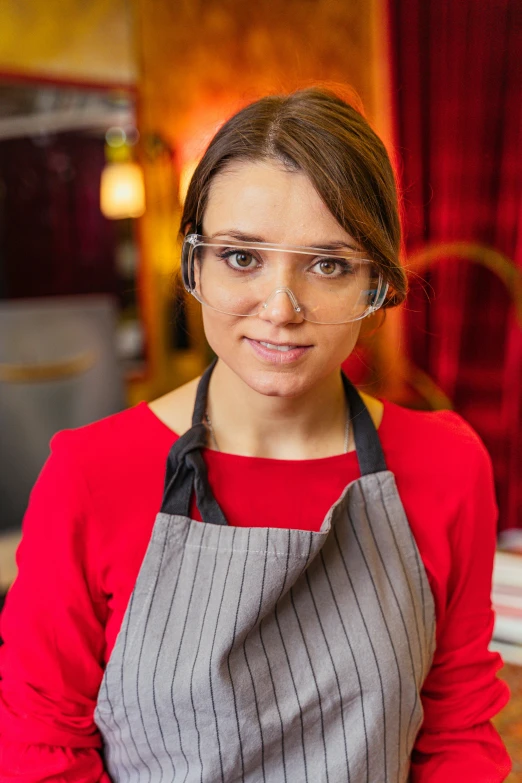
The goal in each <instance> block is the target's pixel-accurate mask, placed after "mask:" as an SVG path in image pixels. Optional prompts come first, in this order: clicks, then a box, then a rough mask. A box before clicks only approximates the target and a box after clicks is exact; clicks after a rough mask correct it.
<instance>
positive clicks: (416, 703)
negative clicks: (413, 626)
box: [360, 487, 419, 757]
mask: <svg viewBox="0 0 522 783" xmlns="http://www.w3.org/2000/svg"><path fill="white" fill-rule="evenodd" d="M360 490H361V495H362V498H363V504H364V512H365V515H366V520H367V522H368V528H369V530H370V533H371V536H372V539H373V543H374V546H375V549H376V550H377V554H378V555H379V560H380V561H381V565H382V567H383V570H384V574H385V576H386V579H387V581H388V584H389V585H390V589H391V591H392V595H393V598H394V599H395V603H396V605H397V609H398V610H399V615H400V618H401V622H402V627H403V629H404V635H405V636H406V643H407V645H408V654H409V658H410V665H411V671H412V674H413V680H414V682H415V698H414V700H413V707H412V708H411V712H410V717H409V719H408V728H407V729H406V749H407V748H408V746H409V744H410V733H411V724H412V720H413V716H414V714H415V710H416V708H417V705H418V703H419V692H418V689H417V675H416V673H415V664H414V662H413V653H412V650H411V640H410V635H409V633H408V629H407V627H406V621H405V620H404V614H403V612H402V607H401V604H400V601H399V599H398V598H397V593H396V592H395V588H394V586H393V583H392V581H391V579H390V576H389V574H388V569H387V567H386V563H385V562H384V558H383V556H382V554H381V550H380V547H379V544H378V543H377V539H376V537H375V533H374V530H373V525H372V522H371V519H370V516H369V514H368V507H367V500H366V496H365V494H364V492H363V489H362V487H361V488H360ZM384 511H385V514H386V519H387V521H388V524H389V518H388V513H387V511H386V507H384ZM399 750H400V749H399ZM399 757H400V752H399Z"/></svg>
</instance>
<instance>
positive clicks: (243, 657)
mask: <svg viewBox="0 0 522 783" xmlns="http://www.w3.org/2000/svg"><path fill="white" fill-rule="evenodd" d="M212 369H213V365H212V366H210V367H209V368H208V370H207V371H206V372H205V374H204V375H203V377H202V379H201V382H200V385H199V388H198V393H197V398H196V405H195V409H194V417H193V426H192V429H190V430H189V431H188V432H187V433H185V435H183V436H182V437H181V438H179V440H177V441H176V443H175V444H174V446H173V447H172V449H171V452H170V454H169V457H168V462H167V472H166V481H165V494H164V498H163V504H162V508H161V511H160V513H159V514H158V515H157V518H156V521H155V524H154V529H153V532H152V537H151V540H150V543H149V546H148V549H147V553H146V555H145V558H144V560H143V563H142V566H141V570H140V572H139V576H138V579H137V582H136V586H135V588H134V591H133V593H132V596H131V598H130V601H129V605H128V607H127V610H126V613H125V617H124V620H123V624H122V627H121V630H120V633H119V635H118V638H117V640H116V644H115V647H114V650H113V652H112V655H111V657H110V660H109V662H108V664H107V667H106V670H105V675H104V677H103V681H102V684H101V687H100V692H99V696H98V703H97V707H96V711H95V721H96V724H97V726H98V727H99V729H100V732H101V734H102V737H103V741H104V751H103V752H104V759H105V764H106V768H107V770H108V772H109V774H110V776H111V778H112V780H113V781H115V782H117V783H120V781H121V783H136V782H137V781H139V783H160V781H161V782H162V783H196V781H197V783H218V781H219V782H220V783H224V782H226V783H234V782H235V781H248V783H258V781H267V783H283V782H284V781H288V783H319V782H320V781H328V782H329V783H341V781H342V782H343V783H344V782H345V781H346V782H347V783H385V782H386V783H387V782H388V781H393V783H395V781H398V782H399V783H400V782H402V781H407V780H408V777H409V767H410V754H411V751H412V748H413V744H414V742H415V737H416V734H417V732H418V730H419V727H420V725H421V722H422V715H423V713H422V706H421V702H420V690H421V687H422V684H423V682H424V679H425V677H426V675H427V673H428V671H429V668H430V665H431V661H432V656H433V652H434V646H435V641H434V639H435V613H434V604H433V598H432V595H431V592H430V587H429V584H428V581H427V578H426V573H425V571H424V567H423V564H422V562H421V560H420V557H419V552H418V550H417V546H416V544H415V541H414V538H413V536H412V533H411V530H410V527H409V524H408V521H407V519H406V516H405V513H404V509H403V506H402V503H401V500H400V498H399V495H398V492H397V488H396V485H395V479H394V476H393V474H392V473H390V472H389V471H388V470H387V469H386V464H385V462H384V456H383V453H382V449H381V445H380V441H379V437H378V435H377V432H376V430H375V427H374V425H373V422H372V420H371V418H370V415H369V413H368V411H367V409H366V407H365V405H364V403H363V401H362V399H361V397H360V396H359V394H358V392H357V391H356V389H355V388H354V387H353V386H352V385H351V384H350V382H349V381H348V380H347V379H346V378H345V377H344V376H343V381H344V385H345V390H346V394H347V398H348V403H349V405H350V412H351V416H352V419H353V426H354V437H355V444H356V449H357V457H358V460H359V465H360V469H361V478H360V479H358V480H357V481H353V482H352V483H350V484H349V485H348V486H347V487H346V489H345V490H344V492H343V494H342V495H341V497H340V498H339V500H338V501H337V502H336V503H335V504H334V505H333V506H332V507H331V509H330V510H329V511H328V513H327V515H326V517H325V519H324V521H323V524H322V527H321V529H320V531H319V532H309V531H304V530H286V529H280V528H271V527H266V528H248V527H241V528H238V527H230V526H228V525H227V522H226V519H225V518H224V516H223V513H222V511H221V509H220V508H219V506H218V504H217V502H216V500H215V498H214V496H213V494H212V492H211V489H210V487H209V484H208V480H207V472H206V467H205V463H204V461H203V457H202V453H201V451H202V448H203V447H204V446H205V444H206V437H207V432H206V428H205V426H204V425H203V424H202V420H203V415H204V412H205V409H206V397H207V390H208V383H209V379H210V374H211V372H212ZM230 480H231V481H234V476H230ZM193 491H195V493H196V500H197V504H198V508H199V510H200V512H201V516H202V519H203V522H198V521H195V520H192V519H190V516H189V513H190V512H189V509H190V503H191V498H192V493H193ZM266 491H267V492H269V491H270V488H269V487H266ZM303 491H310V490H309V489H308V488H307V487H304V488H303ZM252 502H253V503H255V498H252Z"/></svg>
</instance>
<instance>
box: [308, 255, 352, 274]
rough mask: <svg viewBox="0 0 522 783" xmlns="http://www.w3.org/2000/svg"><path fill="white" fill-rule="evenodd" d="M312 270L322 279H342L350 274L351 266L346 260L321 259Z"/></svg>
mask: <svg viewBox="0 0 522 783" xmlns="http://www.w3.org/2000/svg"><path fill="white" fill-rule="evenodd" d="M312 269H313V270H314V272H316V273H317V274H318V275H319V276H320V277H341V276H342V275H345V274H347V273H349V272H350V264H349V263H348V262H347V261H345V260H344V259H335V258H321V259H320V260H319V261H317V263H315V264H314V266H313V267H312Z"/></svg>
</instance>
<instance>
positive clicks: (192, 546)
mask: <svg viewBox="0 0 522 783" xmlns="http://www.w3.org/2000/svg"><path fill="white" fill-rule="evenodd" d="M267 530H269V528H267ZM267 538H268V536H267ZM185 546H186V547H187V548H189V549H210V550H212V551H217V550H218V549H219V551H220V552H223V553H225V552H235V553H237V554H240V555H241V554H251V555H268V556H273V557H276V556H284V557H291V558H292V559H293V560H305V559H308V557H309V555H290V554H288V552H269V551H268V550H264V549H223V548H221V547H219V546H202V545H200V544H186V545H185Z"/></svg>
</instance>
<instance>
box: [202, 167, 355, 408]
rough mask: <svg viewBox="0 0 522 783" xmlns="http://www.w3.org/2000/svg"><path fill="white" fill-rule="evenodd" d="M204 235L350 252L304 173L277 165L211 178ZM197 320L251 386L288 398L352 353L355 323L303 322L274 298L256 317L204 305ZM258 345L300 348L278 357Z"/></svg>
mask: <svg viewBox="0 0 522 783" xmlns="http://www.w3.org/2000/svg"><path fill="white" fill-rule="evenodd" d="M203 234H204V235H205V236H209V237H216V238H219V239H220V240H221V239H224V240H226V239H227V238H228V239H234V238H235V239H237V238H238V237H237V235H238V234H241V235H247V236H249V237H256V238H258V240H261V241H263V242H271V243H275V244H281V245H297V246H301V247H302V246H307V247H325V246H327V245H331V244H332V243H335V242H341V243H343V244H346V246H347V248H352V249H353V248H355V247H356V243H355V242H354V240H353V238H352V237H351V236H350V235H349V234H348V233H347V232H346V231H345V230H344V229H343V228H342V227H341V226H340V225H339V224H338V223H337V221H336V220H335V218H334V217H333V215H332V214H331V213H330V212H329V211H328V209H327V208H326V206H325V205H324V203H323V202H322V200H321V198H320V196H319V195H318V194H317V192H316V191H315V189H314V187H313V185H312V183H311V182H310V180H309V179H308V177H307V176H306V175H305V174H304V173H302V172H292V171H289V170H287V169H285V168H284V167H283V166H282V165H281V164H278V163H277V162H275V161H274V162H268V161H267V162H257V163H250V162H237V163H234V164H233V165H231V166H230V167H229V168H227V169H226V170H224V171H223V172H221V173H220V174H218V175H217V176H216V177H215V179H214V180H213V182H212V184H211V188H210V192H209V196H208V202H207V207H206V210H205V214H204V218H203ZM203 323H204V327H205V333H206V336H207V340H208V342H209V344H210V346H211V347H212V349H213V351H214V352H215V353H216V354H217V356H219V358H220V359H222V360H223V361H224V362H225V364H226V365H228V367H229V368H230V369H231V370H232V371H233V372H234V373H236V375H238V376H239V377H240V378H241V379H242V380H243V381H244V382H245V383H246V384H247V385H248V386H249V387H250V388H251V389H253V390H255V391H257V392H259V393H260V394H264V395H269V396H277V397H294V396H298V395H301V394H304V393H307V392H309V391H311V390H312V389H313V387H314V386H315V385H318V384H320V383H321V382H322V381H325V380H326V378H328V376H330V375H331V374H332V373H334V372H337V371H338V369H339V366H340V364H341V362H342V361H344V359H346V357H347V356H348V355H349V354H350V353H351V352H352V350H353V348H354V346H355V343H356V341H357V337H358V335H359V330H360V326H361V322H360V321H354V322H351V323H346V324H336V325H324V324H316V323H311V322H309V321H305V320H304V319H303V317H302V314H301V313H296V312H295V310H294V309H293V307H292V303H291V301H290V298H289V297H288V296H287V295H286V294H284V293H280V294H277V295H276V296H273V297H272V298H271V299H270V302H269V306H268V307H267V308H266V309H265V310H263V311H262V313H261V314H259V315H255V316H249V317H247V318H245V317H236V316H230V315H224V314H222V313H218V312H216V311H214V310H211V309H210V308H208V307H204V306H203ZM261 343H270V344H272V345H273V344H277V345H279V346H281V345H290V346H299V349H298V350H293V351H286V352H281V351H279V350H276V349H273V350H271V349H267V348H266V347H265V346H263V345H261Z"/></svg>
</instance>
